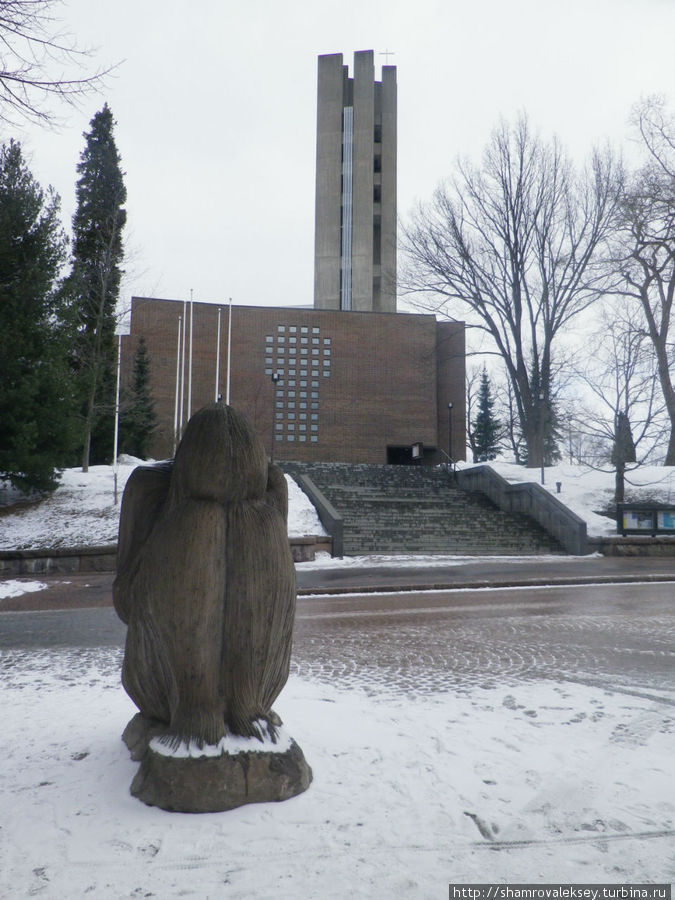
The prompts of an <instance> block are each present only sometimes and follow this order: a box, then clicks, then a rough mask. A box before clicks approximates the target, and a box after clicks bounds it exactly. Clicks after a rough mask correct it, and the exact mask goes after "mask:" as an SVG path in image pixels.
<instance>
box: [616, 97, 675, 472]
mask: <svg viewBox="0 0 675 900" xmlns="http://www.w3.org/2000/svg"><path fill="white" fill-rule="evenodd" d="M634 120H635V125H636V127H637V130H638V132H639V134H640V137H641V140H642V142H643V145H644V147H645V149H646V151H647V153H648V162H647V163H646V164H645V165H644V166H643V167H642V168H641V169H640V170H639V171H638V172H637V173H636V174H635V175H634V177H633V178H632V179H631V181H630V183H629V184H628V186H627V189H626V194H625V199H624V201H623V203H622V208H621V213H622V216H621V230H620V232H619V236H618V238H619V239H618V242H617V243H616V244H615V255H616V260H617V267H618V269H619V270H620V272H621V276H622V279H623V284H622V285H621V287H620V288H619V290H620V292H621V293H622V294H623V295H624V296H627V297H630V298H632V300H633V301H634V302H635V303H636V305H637V307H638V308H639V309H641V311H642V316H643V329H644V331H645V332H646V334H647V336H648V337H649V340H650V341H651V344H652V346H653V350H654V354H655V356H656V361H657V373H658V381H659V384H660V387H661V392H662V394H663V399H664V402H665V405H666V409H667V412H668V419H669V422H670V436H669V440H668V448H667V451H666V457H665V465H667V466H673V465H675V384H674V383H673V376H672V367H673V366H674V365H675V345H674V344H673V341H672V338H671V336H670V326H671V322H672V319H673V300H674V298H675V119H674V118H673V117H672V116H668V112H667V108H666V106H665V104H664V102H663V101H662V100H660V99H659V98H651V99H650V100H646V101H644V102H643V103H641V104H640V105H639V106H638V107H636V109H635V119H634Z"/></svg>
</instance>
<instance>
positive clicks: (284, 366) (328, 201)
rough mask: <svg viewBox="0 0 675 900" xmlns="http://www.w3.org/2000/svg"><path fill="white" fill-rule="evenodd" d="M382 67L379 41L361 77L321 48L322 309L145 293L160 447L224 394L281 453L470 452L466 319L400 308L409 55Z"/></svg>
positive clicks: (373, 457) (136, 333)
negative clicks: (400, 177) (399, 165)
mask: <svg viewBox="0 0 675 900" xmlns="http://www.w3.org/2000/svg"><path fill="white" fill-rule="evenodd" d="M374 75H375V73H374V57H373V51H372V50H366V51H361V52H358V53H356V54H355V55H354V77H353V78H350V77H349V71H348V67H347V66H346V65H343V61H342V55H341V54H330V55H327V56H320V57H319V66H318V104H317V157H316V159H317V163H316V223H315V259H314V270H315V289H314V307H313V308H307V307H286V308H279V307H262V306H260V307H259V306H232V307H229V306H227V305H223V306H218V305H217V304H206V303H185V302H184V301H177V300H161V299H156V298H146V297H133V298H132V305H131V332H130V336H129V337H127V338H125V339H124V340H123V342H122V380H123V384H125V383H126V384H128V383H129V381H130V378H131V370H132V367H133V359H134V355H135V353H136V349H137V347H138V341H139V339H140V337H141V336H143V337H144V338H145V341H146V344H147V348H148V351H149V359H150V378H151V393H152V397H153V399H154V400H155V404H156V412H157V418H158V427H157V430H156V433H155V437H154V442H153V445H152V454H153V456H155V457H156V458H165V457H168V456H171V455H172V454H173V452H174V447H175V444H176V441H177V440H178V438H179V436H180V432H181V427H184V425H185V424H186V423H187V420H188V418H189V416H190V414H191V413H192V412H196V411H197V410H198V409H199V408H200V407H201V406H203V405H204V404H206V403H209V402H212V401H213V400H214V399H217V398H218V397H219V396H222V398H223V399H224V400H228V399H229V402H230V403H231V405H232V406H234V407H236V408H237V409H239V410H241V411H243V412H246V413H247V414H248V415H249V417H250V418H251V420H252V421H253V423H254V425H255V427H256V428H257V429H258V431H259V433H260V435H261V437H262V439H263V441H264V443H265V446H266V447H267V448H268V451H269V453H270V455H273V457H274V458H275V459H279V460H283V459H288V460H301V461H315V460H321V461H335V462H363V463H410V462H412V461H414V460H417V459H419V460H421V461H422V462H424V463H429V464H433V463H437V462H441V461H443V459H444V458H445V456H444V454H449V455H450V456H451V457H452V458H453V459H463V458H464V453H465V437H466V435H465V389H464V384H465V347H464V325H463V323H461V322H437V321H436V318H435V316H432V315H422V314H408V313H397V312H396V67H395V66H383V67H382V80H381V81H375V77H374ZM190 361H191V364H190Z"/></svg>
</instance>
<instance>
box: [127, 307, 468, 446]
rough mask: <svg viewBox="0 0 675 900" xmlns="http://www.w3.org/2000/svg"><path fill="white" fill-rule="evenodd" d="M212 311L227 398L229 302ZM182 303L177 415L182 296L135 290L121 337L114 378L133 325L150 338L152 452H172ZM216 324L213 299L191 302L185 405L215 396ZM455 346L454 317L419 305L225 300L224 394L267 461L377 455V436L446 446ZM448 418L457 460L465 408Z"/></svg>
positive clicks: (390, 442) (459, 384)
mask: <svg viewBox="0 0 675 900" xmlns="http://www.w3.org/2000/svg"><path fill="white" fill-rule="evenodd" d="M221 311H222V312H221V336H220V378H219V384H218V389H219V393H221V394H222V395H223V399H225V395H226V379H227V336H228V307H227V306H223V307H221ZM184 312H185V313H186V314H187V315H186V318H187V325H188V329H187V336H188V341H187V344H186V353H185V379H184V389H183V422H184V424H185V422H186V421H187V418H188V385H189V374H188V373H189V335H190V305H189V304H187V305H186V307H185V309H184V305H183V302H182V301H172V300H155V299H146V298H138V297H134V298H133V300H132V317H131V335H130V337H128V338H126V339H124V340H123V342H122V346H123V354H122V355H123V361H122V373H123V376H122V377H123V383H128V381H129V378H130V372H131V365H132V361H133V355H134V352H135V348H136V346H137V342H138V338H139V336H140V335H143V336H144V337H145V340H146V342H147V345H148V351H149V355H150V367H151V370H150V371H151V390H152V394H153V397H154V399H155V402H156V410H157V414H158V421H159V427H158V429H157V432H156V437H155V441H154V445H153V454H154V455H155V456H156V457H157V458H160V457H166V456H170V455H171V454H172V452H173V434H174V413H175V402H176V354H177V338H178V319H179V316H181V317H182V316H183V315H184ZM217 323H218V306H215V305H211V304H204V303H195V304H194V305H193V326H194V336H193V341H192V357H193V362H192V412H195V411H196V410H197V409H199V408H200V407H201V406H203V405H205V404H206V403H210V402H212V401H213V400H214V399H215V396H216V385H215V376H216V350H217V348H216V343H217ZM282 329H283V330H282ZM282 338H283V340H282ZM449 346H451V348H452V352H451V353H447V352H446V351H447V349H448V347H449ZM282 348H283V352H282ZM270 349H271V350H272V352H271V353H270V352H268V351H269V350H270ZM463 349H464V326H463V324H462V323H447V324H444V325H442V326H439V325H437V323H436V321H435V319H434V317H433V316H428V315H407V314H393V313H391V314H390V313H359V312H348V313H346V312H340V311H334V310H314V309H298V308H295V309H289V308H276V307H250V306H233V307H232V363H231V382H230V403H231V404H232V405H233V406H235V407H237V408H238V409H241V410H243V411H245V412H247V413H248V415H249V416H250V417H251V419H252V421H253V423H254V424H255V425H256V427H257V428H258V430H259V432H260V434H261V436H262V438H263V441H264V443H265V446H266V447H267V448H268V450H269V448H270V446H271V442H272V434H273V433H274V435H275V441H274V456H275V458H277V459H300V460H303V459H304V460H315V459H321V460H329V461H330V460H332V461H344V462H375V463H383V462H386V461H387V446H409V445H410V444H412V443H413V442H416V441H421V442H423V443H424V445H425V447H427V448H435V447H437V446H441V447H443V449H446V448H447V402H448V399H447V398H451V399H452V400H453V402H457V404H458V407H459V406H460V405H461V408H462V409H463V404H464V353H463ZM303 351H306V352H303ZM277 370H278V371H280V372H282V373H283V376H282V379H281V380H280V381H279V383H278V384H277V386H276V387H275V386H274V385H273V383H272V381H271V378H270V373H271V372H272V371H277ZM292 382H295V384H293V383H292ZM456 419H457V425H456V428H455V435H454V439H453V445H454V447H455V451H456V452H455V457H456V458H461V456H463V453H461V454H460V453H459V452H457V451H458V449H459V447H460V446H461V447H462V448H463V446H464V427H463V422H464V416H463V414H462V415H460V414H459V412H458V414H457V416H456ZM277 426H280V427H277ZM279 438H280V439H279ZM303 438H304V440H303ZM312 438H315V440H312ZM439 442H440V443H439Z"/></svg>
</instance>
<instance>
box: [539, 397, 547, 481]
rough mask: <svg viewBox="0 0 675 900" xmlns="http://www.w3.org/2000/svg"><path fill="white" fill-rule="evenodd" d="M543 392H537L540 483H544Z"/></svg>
mask: <svg viewBox="0 0 675 900" xmlns="http://www.w3.org/2000/svg"><path fill="white" fill-rule="evenodd" d="M545 399H546V398H545V397H544V394H543V393H542V392H541V391H540V393H539V452H540V453H541V483H542V484H544V448H545V439H544V400H545Z"/></svg>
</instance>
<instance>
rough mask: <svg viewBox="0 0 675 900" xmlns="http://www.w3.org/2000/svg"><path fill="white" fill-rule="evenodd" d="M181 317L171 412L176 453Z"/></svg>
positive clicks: (179, 317)
mask: <svg viewBox="0 0 675 900" xmlns="http://www.w3.org/2000/svg"><path fill="white" fill-rule="evenodd" d="M181 325H182V318H181V316H178V346H177V348H176V403H175V407H174V413H173V453H174V456H175V455H176V448H177V447H178V394H179V387H180V332H181Z"/></svg>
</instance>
